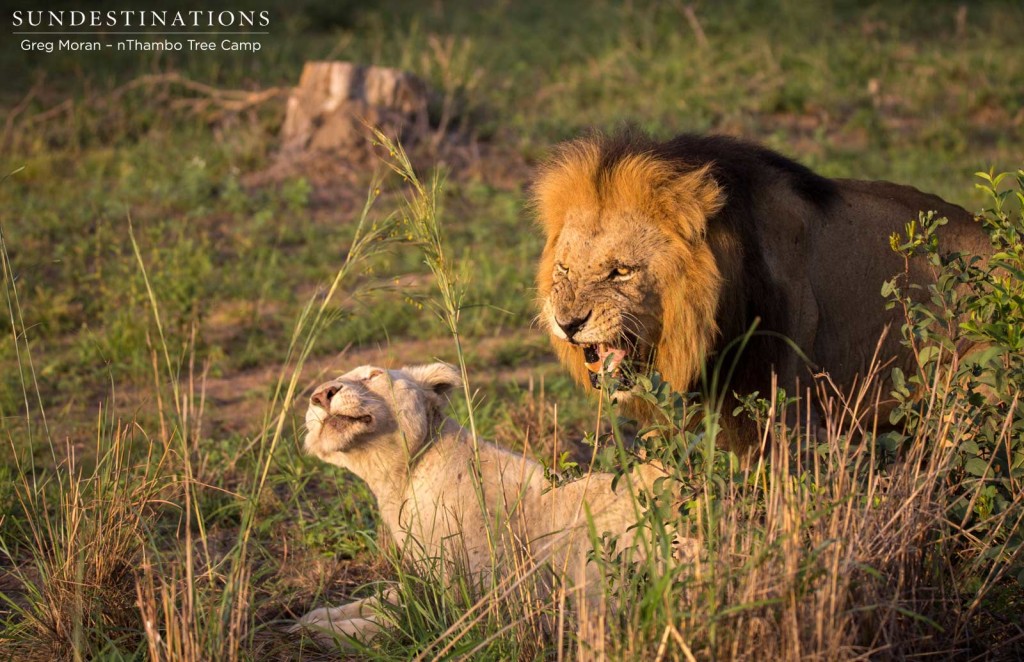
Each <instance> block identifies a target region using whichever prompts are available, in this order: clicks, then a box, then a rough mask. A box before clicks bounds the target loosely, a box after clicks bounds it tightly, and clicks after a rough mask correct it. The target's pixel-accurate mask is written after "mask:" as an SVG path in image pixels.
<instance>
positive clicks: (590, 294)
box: [542, 209, 678, 385]
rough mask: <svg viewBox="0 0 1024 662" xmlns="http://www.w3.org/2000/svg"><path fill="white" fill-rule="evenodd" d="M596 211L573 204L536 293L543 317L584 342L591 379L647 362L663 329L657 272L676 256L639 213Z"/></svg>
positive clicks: (556, 330) (563, 334)
mask: <svg viewBox="0 0 1024 662" xmlns="http://www.w3.org/2000/svg"><path fill="white" fill-rule="evenodd" d="M598 217H599V212H598V210H594V209H590V210H587V209H577V210H575V211H574V213H573V214H571V217H570V218H568V219H567V220H566V223H565V226H564V227H563V229H562V232H561V233H560V235H559V237H558V239H557V241H556V242H555V243H554V245H553V246H552V247H551V249H550V251H549V253H550V255H549V256H548V257H549V260H548V261H549V262H550V267H549V269H550V274H549V275H550V279H551V288H550V291H549V292H548V294H547V296H546V297H545V298H544V299H543V301H542V319H543V321H544V323H545V324H546V326H547V327H548V329H549V331H550V332H551V334H552V335H553V336H554V337H555V338H556V339H557V340H558V341H561V342H565V343H570V344H572V345H575V346H577V347H579V348H580V349H582V351H583V356H584V361H585V362H586V364H587V368H588V369H589V370H590V374H591V381H592V383H593V384H594V385H596V384H597V379H598V375H599V374H600V373H602V372H604V371H606V370H607V371H611V372H619V371H620V369H621V368H623V367H626V366H629V367H630V368H641V367H646V366H647V364H648V363H649V362H650V360H651V358H652V355H653V352H654V349H655V348H656V347H657V344H658V341H659V339H660V337H661V332H662V328H661V326H662V320H663V303H662V292H663V277H664V276H665V274H668V273H673V272H675V271H677V266H676V265H675V264H674V262H677V261H678V260H677V259H674V258H673V257H672V256H673V255H674V253H673V251H669V250H667V248H668V246H669V245H670V243H671V237H669V236H668V235H667V234H666V233H665V232H664V231H663V230H662V229H660V227H658V226H657V225H656V224H654V223H652V222H651V221H650V219H645V218H643V216H642V214H639V213H636V212H624V213H618V214H606V215H605V217H604V218H598ZM628 372H629V371H628V370H627V371H626V373H628ZM620 376H622V377H626V378H627V379H628V374H626V375H620Z"/></svg>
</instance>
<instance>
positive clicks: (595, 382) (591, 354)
mask: <svg viewBox="0 0 1024 662" xmlns="http://www.w3.org/2000/svg"><path fill="white" fill-rule="evenodd" d="M627 357H629V350H628V349H623V348H621V347H614V346H612V345H609V344H608V343H598V344H596V345H584V346H583V361H584V363H586V365H587V370H589V371H590V385H591V386H593V387H594V388H601V377H602V376H608V377H612V378H614V379H617V380H619V385H620V387H624V388H629V387H630V386H631V380H629V378H628V377H627V376H626V375H625V374H624V373H623V370H622V368H623V367H624V365H625V363H626V359H627Z"/></svg>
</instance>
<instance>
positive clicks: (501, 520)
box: [296, 363, 692, 641]
mask: <svg viewBox="0 0 1024 662" xmlns="http://www.w3.org/2000/svg"><path fill="white" fill-rule="evenodd" d="M460 381H461V380H460V377H459V373H458V372H457V371H456V370H455V369H453V368H452V367H451V366H449V365H447V364H444V363H435V364H432V365H423V366H415V367H410V368H403V369H401V370H384V369H382V368H376V367H373V366H363V367H360V368H356V369H355V370H352V371H351V372H348V373H346V374H345V375H343V376H341V377H339V378H338V379H335V380H332V381H329V382H327V383H325V384H322V385H320V386H319V387H318V388H317V389H316V391H315V392H314V393H313V396H312V398H311V399H310V404H309V409H308V410H307V412H306V429H307V434H306V439H305V447H306V450H307V451H308V452H309V453H311V454H313V455H315V456H317V457H319V458H320V459H322V460H324V461H326V462H330V463H331V464H335V465H338V466H340V467H344V468H346V469H349V470H350V471H352V472H353V473H355V474H356V475H357V476H359V477H360V478H362V479H363V480H365V481H366V483H367V484H368V485H369V487H370V489H371V490H372V491H373V494H374V496H375V497H376V498H377V504H378V506H379V508H380V514H381V520H382V521H383V523H384V525H385V526H386V527H387V529H388V531H389V532H390V535H391V537H392V538H393V540H394V543H395V545H396V546H397V547H398V549H399V550H402V551H403V552H404V559H403V560H405V561H407V562H409V563H411V564H412V565H413V566H416V565H418V564H424V563H426V562H428V561H430V562H433V561H435V560H437V559H439V558H443V559H446V560H447V561H449V564H448V566H447V567H446V568H445V571H446V573H447V572H449V571H450V570H451V568H452V567H459V568H460V569H463V570H468V572H469V573H470V574H471V575H472V577H473V578H474V579H476V580H480V579H483V578H487V577H490V576H491V575H490V574H489V573H491V572H497V573H499V575H501V576H507V574H508V572H509V571H510V570H511V567H512V566H513V565H514V566H515V567H516V568H517V570H518V571H519V572H523V571H524V568H530V567H534V568H535V567H536V566H537V564H540V563H549V564H550V567H552V568H554V569H564V570H565V573H566V576H567V578H568V579H570V580H571V582H572V585H573V586H575V587H576V590H577V591H580V592H582V593H583V594H584V596H585V599H587V600H590V601H596V600H598V599H599V598H600V596H601V593H602V591H601V587H602V583H601V578H600V574H599V570H598V569H597V568H596V566H595V565H594V564H593V563H587V559H586V552H587V551H588V550H590V549H591V548H592V547H591V543H590V538H589V535H588V531H587V528H588V526H589V525H590V524H592V525H593V531H594V532H595V533H596V534H597V535H598V536H599V537H600V536H601V535H602V534H603V533H605V532H610V533H613V534H617V535H618V536H619V543H618V544H619V547H620V548H622V549H625V548H627V547H629V546H630V545H631V544H632V542H633V539H634V536H635V534H636V529H635V528H630V527H631V526H632V525H634V524H635V523H636V522H637V518H638V515H639V512H638V507H637V505H636V502H635V500H634V499H633V498H632V497H631V496H630V490H631V489H632V491H636V490H637V489H640V488H641V487H650V484H651V483H652V481H653V480H655V479H656V478H657V477H658V476H659V475H664V474H662V473H660V472H659V470H658V469H656V468H654V467H652V466H649V465H648V466H642V467H639V468H638V469H637V470H635V471H634V472H633V473H632V474H630V475H629V476H628V477H624V478H623V480H622V483H621V485H620V486H619V488H618V490H617V491H616V490H613V489H612V475H611V474H596V473H595V474H591V475H590V476H588V477H585V478H582V479H580V480H577V481H575V482H571V483H568V484H565V485H561V486H559V487H556V488H551V485H550V483H549V482H548V481H547V480H546V479H545V478H544V471H543V467H541V465H539V464H538V463H536V462H534V461H532V460H529V459H526V458H525V457H524V456H523V455H520V454H518V453H513V452H510V451H507V450H504V449H501V448H499V447H497V446H495V445H493V444H490V443H487V442H485V441H482V440H481V441H479V444H478V447H477V449H476V450H475V449H474V445H473V441H472V436H471V434H470V433H469V432H468V431H467V430H465V429H463V428H462V427H461V426H460V425H459V424H458V423H456V422H455V421H453V420H451V419H450V418H447V417H446V416H445V414H444V410H445V406H446V394H447V393H448V392H449V391H451V390H452V389H453V388H455V387H457V386H459V385H460ZM677 553H685V554H691V553H692V550H691V549H686V548H685V543H682V542H679V541H677ZM634 558H636V559H638V560H639V559H640V558H643V554H642V552H641V550H639V549H637V550H636V556H635V557H634ZM499 579H500V577H499ZM383 599H384V600H387V601H391V602H394V601H395V600H396V599H397V594H396V592H395V591H389V592H387V593H386V594H385V595H384V596H383ZM377 612H378V599H377V598H368V599H365V600H360V601H356V602H353V603H349V604H347V605H343V606H341V607H334V608H320V609H315V610H313V611H311V612H309V613H308V614H306V615H305V616H303V617H302V619H300V621H299V622H298V624H297V626H296V628H301V627H308V628H313V629H314V630H319V631H320V632H321V634H325V633H326V634H328V635H329V634H330V633H337V634H342V635H348V636H352V637H358V638H359V639H362V640H364V641H365V640H368V639H370V638H371V637H373V636H374V635H375V634H376V633H377V632H379V631H380V629H381V627H382V625H381V623H380V621H379V619H378V614H377Z"/></svg>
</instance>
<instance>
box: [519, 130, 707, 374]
mask: <svg viewBox="0 0 1024 662" xmlns="http://www.w3.org/2000/svg"><path fill="white" fill-rule="evenodd" d="M533 193H534V203H535V206H536V209H537V214H538V217H539V220H540V222H541V224H542V226H543V228H544V231H545V233H546V235H547V243H546V245H545V247H544V252H543V254H542V256H541V260H540V265H539V269H538V274H537V284H538V289H539V294H540V308H541V315H540V319H541V321H542V323H543V324H544V325H545V326H546V327H547V328H548V330H549V332H550V335H551V337H552V342H553V343H554V345H555V348H556V350H557V351H558V353H559V355H560V358H561V359H562V360H563V362H564V363H566V364H567V365H568V366H569V367H570V369H571V370H572V372H573V374H574V376H575V377H576V378H577V380H578V381H580V382H581V383H585V382H587V381H589V382H590V383H591V384H593V385H594V386H597V385H598V383H599V375H600V374H601V373H603V372H612V373H615V374H618V375H619V376H620V377H623V380H622V384H625V385H628V383H629V379H628V376H629V372H630V371H631V370H643V369H646V368H647V367H650V366H652V365H653V366H655V367H657V368H658V369H659V370H661V372H662V374H664V375H665V376H666V377H668V378H669V379H670V381H680V382H687V383H678V384H676V386H678V387H680V388H685V387H686V386H687V385H688V382H689V380H691V379H692V378H694V377H695V376H696V375H697V374H699V370H700V362H701V360H702V358H703V357H704V355H705V352H706V351H707V350H708V349H709V347H710V345H711V343H712V341H713V338H714V336H715V333H716V330H717V327H716V325H715V310H716V306H717V302H718V292H719V287H720V282H721V276H720V273H719V270H718V268H717V265H716V264H715V259H714V256H713V255H712V252H711V250H710V249H709V247H708V245H707V236H706V235H707V219H708V217H709V216H711V215H713V214H714V213H715V212H716V211H717V210H718V209H719V208H720V207H721V205H722V193H721V190H720V188H719V187H718V185H717V184H716V182H715V181H714V179H712V177H711V176H710V174H709V171H708V167H703V168H690V169H687V168H686V167H684V166H681V165H680V164H678V163H675V162H672V161H670V160H668V159H666V158H660V157H659V156H658V154H657V153H656V152H655V151H654V146H653V143H644V142H642V141H641V142H639V143H638V142H637V141H635V140H632V139H631V138H630V137H629V136H626V137H618V138H604V137H601V136H597V137H588V138H584V139H580V140H576V141H573V142H569V143H567V144H565V145H562V146H561V147H560V148H559V149H558V150H557V151H556V153H555V155H554V157H553V158H551V159H550V161H549V162H548V163H547V164H546V165H544V166H543V167H542V168H541V170H540V172H539V174H538V176H537V179H536V181H535V184H534V189H533ZM666 340H670V341H671V342H666ZM626 367H628V368H630V369H629V370H623V368H626ZM620 373H622V374H620Z"/></svg>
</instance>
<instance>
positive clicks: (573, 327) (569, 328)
mask: <svg viewBox="0 0 1024 662" xmlns="http://www.w3.org/2000/svg"><path fill="white" fill-rule="evenodd" d="M592 312H594V311H593V310H588V311H587V314H586V315H583V316H582V317H573V318H571V319H569V320H568V321H565V322H563V321H562V320H560V319H558V318H557V317H556V318H555V323H556V324H558V326H559V327H561V329H562V331H564V332H565V337H566V338H568V339H569V340H572V337H573V336H575V335H576V333H577V332H579V330H580V329H582V328H583V325H584V324H586V323H587V320H589V319H590V314H591V313H592Z"/></svg>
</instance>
